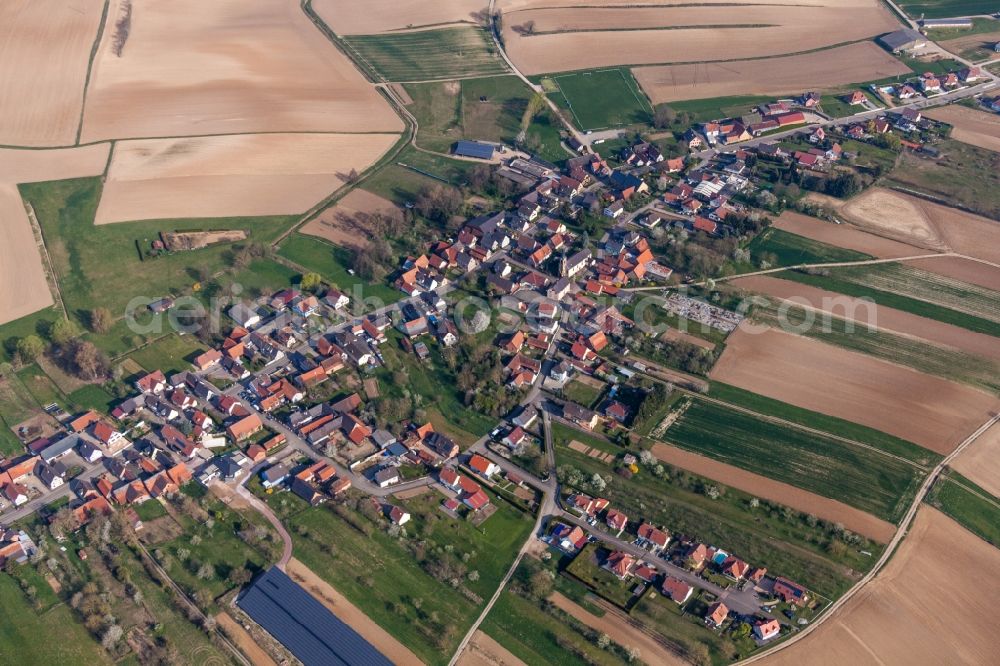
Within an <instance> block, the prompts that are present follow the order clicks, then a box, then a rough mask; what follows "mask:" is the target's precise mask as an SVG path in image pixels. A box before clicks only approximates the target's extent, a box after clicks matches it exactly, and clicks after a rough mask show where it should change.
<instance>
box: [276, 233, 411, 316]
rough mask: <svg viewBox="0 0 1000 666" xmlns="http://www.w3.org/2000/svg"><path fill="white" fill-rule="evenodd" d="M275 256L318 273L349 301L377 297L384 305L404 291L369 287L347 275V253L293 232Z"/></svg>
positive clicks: (321, 241)
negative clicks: (339, 290)
mask: <svg viewBox="0 0 1000 666" xmlns="http://www.w3.org/2000/svg"><path fill="white" fill-rule="evenodd" d="M278 254H279V255H280V256H282V257H284V258H285V259H288V260H289V261H292V262H294V263H296V264H298V265H299V266H302V267H303V268H304V269H306V270H308V271H313V272H316V273H319V274H320V275H322V276H323V279H325V280H326V281H328V282H330V283H332V284H335V285H337V287H338V288H340V289H341V290H342V291H344V292H345V293H347V294H348V295H349V296H351V297H352V299H354V300H357V299H356V298H355V296H354V295H355V293H356V292H357V293H359V294H361V295H362V297H363V298H372V297H374V298H378V299H379V300H381V301H382V302H384V303H387V304H389V303H395V302H396V301H398V300H399V299H400V298H402V297H403V292H401V291H399V290H398V289H395V288H393V287H390V286H389V285H387V284H368V283H367V282H365V281H364V280H362V279H361V278H359V277H357V276H355V275H351V274H350V273H348V272H347V269H348V267H349V266H350V262H351V255H350V250H347V249H345V248H342V247H338V246H336V245H333V244H332V243H328V242H326V241H324V240H320V239H318V238H314V237H312V236H306V235H303V234H299V233H294V234H292V235H291V236H289V237H288V239H287V240H285V241H284V242H283V243H282V244H281V248H280V249H279V250H278Z"/></svg>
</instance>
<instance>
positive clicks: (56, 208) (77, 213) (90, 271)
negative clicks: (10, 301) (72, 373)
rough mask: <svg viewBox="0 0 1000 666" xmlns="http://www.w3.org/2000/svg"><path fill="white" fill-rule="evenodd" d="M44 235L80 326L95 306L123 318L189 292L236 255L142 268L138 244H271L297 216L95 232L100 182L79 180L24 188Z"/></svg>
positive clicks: (192, 255) (164, 260) (211, 254)
mask: <svg viewBox="0 0 1000 666" xmlns="http://www.w3.org/2000/svg"><path fill="white" fill-rule="evenodd" d="M20 189H21V195H22V196H23V197H24V199H25V200H26V201H28V202H30V203H31V205H32V206H33V207H34V209H35V212H36V214H37V216H38V221H39V223H40V225H41V227H42V233H43V234H44V236H45V244H46V246H47V247H48V250H49V255H50V256H51V258H52V263H53V265H54V268H55V272H56V275H57V277H58V280H59V286H60V289H61V291H62V295H63V300H64V301H65V303H66V307H67V309H68V310H69V312H70V315H71V316H73V317H75V318H77V319H78V320H79V321H80V322H81V323H85V322H86V316H87V313H88V312H89V311H90V310H91V309H93V308H95V307H98V306H104V307H107V308H109V309H110V310H111V312H112V314H113V315H115V316H116V317H121V316H123V315H124V312H125V306H126V304H127V303H128V302H129V301H130V300H131V299H132V298H134V297H137V296H143V297H148V298H150V299H156V298H160V297H162V296H164V295H167V294H171V293H179V292H181V291H184V290H187V289H190V288H191V286H192V285H193V284H194V283H195V282H197V281H198V278H197V271H198V270H199V269H200V268H202V267H204V268H206V269H208V270H209V271H213V272H214V271H215V270H218V269H219V268H220V267H221V266H222V265H224V263H225V257H226V256H228V253H230V252H231V249H230V248H229V247H228V246H215V247H210V248H205V249H202V250H195V251H191V252H178V253H174V254H171V255H166V256H163V257H160V258H156V259H147V260H145V261H142V260H141V259H140V256H139V252H138V250H137V247H136V244H137V243H139V244H141V245H143V246H144V247H148V245H149V243H150V242H151V241H152V240H153V239H155V238H156V236H157V234H158V232H159V231H161V230H175V229H246V230H248V231H249V232H250V240H251V241H257V242H269V241H271V240H274V239H275V238H276V237H277V236H278V235H279V234H280V233H281V232H282V231H283V230H284V229H287V228H288V226H289V225H290V224H291V223H292V222H293V221H294V219H295V218H293V217H288V216H286V217H268V218H216V219H192V220H153V221H147V222H129V223H122V224H107V225H101V226H95V225H94V213H95V212H96V210H97V203H98V200H99V199H100V195H101V180H100V179H99V178H82V179H76V180H63V181H55V182H48V183H32V184H28V185H21V186H20Z"/></svg>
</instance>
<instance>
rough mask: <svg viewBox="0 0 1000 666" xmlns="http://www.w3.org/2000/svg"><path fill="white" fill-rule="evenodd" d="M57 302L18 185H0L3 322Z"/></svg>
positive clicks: (0, 312)
mask: <svg viewBox="0 0 1000 666" xmlns="http://www.w3.org/2000/svg"><path fill="white" fill-rule="evenodd" d="M54 302H55V301H54V300H53V298H52V292H50V291H49V284H48V282H46V280H45V269H44V267H43V264H42V253H41V252H40V251H39V249H38V245H37V244H36V242H35V236H34V234H33V233H32V231H31V222H30V221H29V220H28V214H27V213H26V212H25V210H24V203H23V202H22V201H21V195H20V193H18V191H17V186H16V185H10V184H0V324H6V323H7V322H9V321H14V320H15V319H20V318H21V317H25V316H27V315H29V314H31V313H32V312H38V311H39V310H41V309H42V308H45V307H48V306H50V305H52V304H53V303H54Z"/></svg>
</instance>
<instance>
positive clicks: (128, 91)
mask: <svg viewBox="0 0 1000 666" xmlns="http://www.w3.org/2000/svg"><path fill="white" fill-rule="evenodd" d="M122 1H123V0H114V1H113V2H112V3H111V7H110V10H109V12H108V18H107V23H108V24H110V25H107V26H106V28H105V30H104V36H103V38H102V40H101V44H100V46H99V48H98V51H97V58H96V60H95V61H94V66H93V71H92V75H91V81H90V86H89V88H88V91H87V108H86V113H85V114H84V121H83V134H82V140H83V141H84V142H91V141H98V140H101V139H110V138H115V139H129V138H140V137H143V138H151V137H176V136H185V135H189V134H192V133H196V134H198V135H199V136H205V135H210V134H238V133H261V132H380V131H381V132H398V131H400V130H401V129H402V127H403V126H402V121H401V120H400V119H399V118H398V117H397V116H396V114H395V113H394V112H393V110H392V108H391V107H390V106H389V104H388V103H387V102H386V101H385V100H384V99H383V98H382V97H381V96H380V95H379V94H378V92H377V91H376V90H375V89H374V88H373V87H372V86H371V85H370V84H369V83H368V82H367V81H365V80H364V77H363V76H362V75H361V73H360V72H358V71H357V69H355V67H354V65H353V64H352V63H351V62H350V60H349V59H348V58H347V57H346V56H345V55H343V54H342V53H341V52H340V51H338V50H337V48H336V47H335V46H334V45H333V44H331V43H329V42H328V41H327V39H326V37H325V36H324V35H323V34H322V33H321V32H320V31H319V30H317V29H316V26H315V25H313V23H312V22H311V21H310V20H309V18H308V17H307V16H306V14H305V13H304V12H303V11H302V9H301V7H300V3H299V2H297V1H296V0H280V1H278V2H270V3H267V4H265V5H251V4H248V3H245V2H241V1H240V0H220V1H219V2H213V3H212V4H211V5H210V6H207V5H205V4H204V3H202V2H198V1H197V0H153V1H151V2H143V3H141V4H140V3H135V7H134V9H133V16H132V20H131V30H130V32H129V34H128V38H127V43H126V45H125V48H124V49H123V50H122V52H121V57H119V56H117V55H116V54H115V46H114V33H115V32H116V31H115V29H114V23H115V21H117V20H118V16H119V14H120V5H121V2H122ZM262 50H263V51H264V52H266V53H268V54H269V57H267V58H260V57H259V54H260V53H261V51H262Z"/></svg>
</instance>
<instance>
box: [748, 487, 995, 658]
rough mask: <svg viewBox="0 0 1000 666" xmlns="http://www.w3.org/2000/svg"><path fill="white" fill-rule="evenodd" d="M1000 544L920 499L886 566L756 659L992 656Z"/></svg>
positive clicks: (993, 654)
mask: <svg viewBox="0 0 1000 666" xmlns="http://www.w3.org/2000/svg"><path fill="white" fill-rule="evenodd" d="M998 568H1000V550H998V549H996V548H994V547H993V546H991V545H990V544H988V543H986V542H985V541H983V540H981V539H980V538H978V537H977V536H975V535H974V534H972V533H971V532H968V531H966V530H965V529H963V528H962V527H961V526H959V525H958V523H956V522H954V521H953V520H951V519H950V518H948V517H947V516H945V515H944V514H942V513H940V512H939V511H937V510H935V509H933V508H931V507H929V506H924V507H922V508H921V509H920V511H919V513H917V517H916V520H915V521H914V523H913V526H912V528H911V529H910V533H909V534H908V535H907V537H906V539H905V540H904V541H903V544H902V546H900V548H899V551H898V552H897V553H896V554H895V555H894V556H893V558H892V560H891V561H890V562H889V564H888V566H886V568H885V570H884V571H883V572H882V573H881V574H879V575H878V576H877V577H876V578H875V579H874V580H873V581H872V582H871V583H869V584H868V585H867V586H866V587H865V588H863V589H862V591H861V592H860V593H859V594H858V595H857V596H856V597H854V599H852V600H851V601H850V602H849V603H847V604H846V605H845V606H844V607H843V608H842V609H840V610H839V611H837V614H836V615H835V616H833V617H831V618H830V619H828V620H827V621H826V623H825V624H823V625H822V626H820V627H819V628H817V629H816V631H815V632H814V633H813V634H812V635H811V636H809V637H807V638H805V639H804V640H801V641H799V642H798V643H797V644H794V645H792V646H790V647H788V648H786V649H784V650H781V651H779V652H777V653H775V654H774V655H772V656H770V657H765V658H764V659H763V660H762V661H761V662H760V663H762V664H765V665H767V666H801V665H802V664H810V665H815V666H842V665H843V664H880V665H885V666H889V665H892V664H991V663H995V660H996V641H995V639H994V635H993V631H994V629H993V627H994V625H995V624H996V618H995V617H994V616H995V612H994V611H995V608H994V607H995V605H996V604H995V602H996V599H997V597H998V596H1000V579H998V578H997V577H996V576H993V575H989V573H988V572H993V571H997V570H998Z"/></svg>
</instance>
